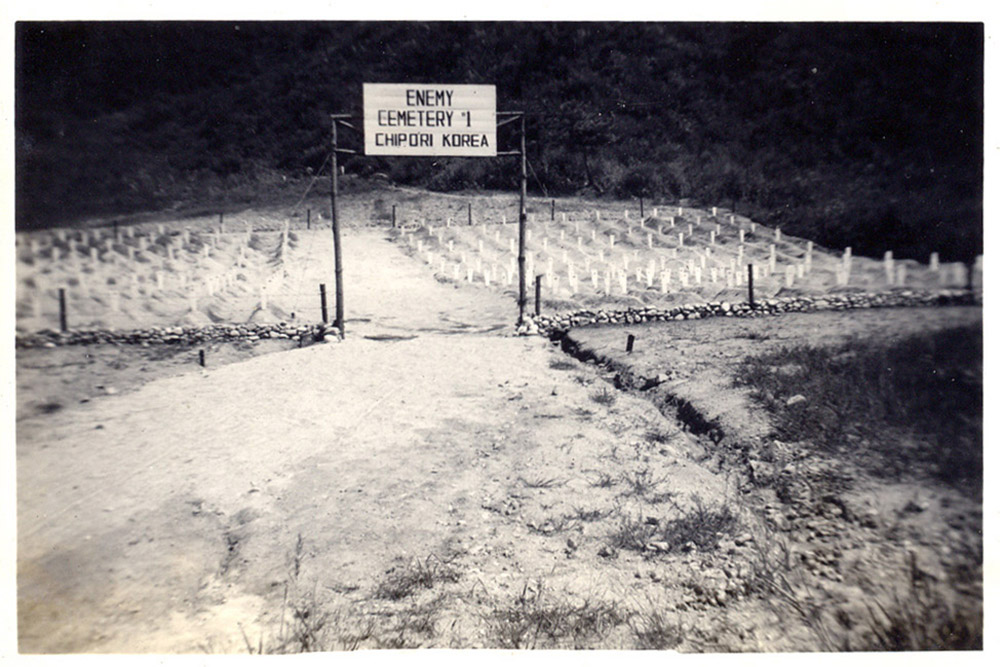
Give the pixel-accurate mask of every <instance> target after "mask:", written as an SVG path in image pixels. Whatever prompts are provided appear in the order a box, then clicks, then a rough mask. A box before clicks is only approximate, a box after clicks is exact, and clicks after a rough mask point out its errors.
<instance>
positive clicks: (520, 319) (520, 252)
mask: <svg viewBox="0 0 1000 667" xmlns="http://www.w3.org/2000/svg"><path fill="white" fill-rule="evenodd" d="M527 198H528V156H527V154H526V152H525V139H524V114H523V113H522V114H521V207H520V213H519V215H518V217H517V231H518V239H517V270H518V293H517V294H518V296H517V309H518V315H517V323H518V325H521V324H524V307H525V306H526V305H527V304H528V294H527V286H526V285H525V279H526V277H525V275H524V231H525V229H524V227H525V223H526V222H527V220H528V212H527V209H526V208H525V204H526V200H527Z"/></svg>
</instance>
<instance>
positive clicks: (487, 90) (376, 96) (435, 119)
mask: <svg viewBox="0 0 1000 667" xmlns="http://www.w3.org/2000/svg"><path fill="white" fill-rule="evenodd" d="M363 92H364V110H365V155H434V156H457V157H493V156H495V155H496V154H497V89H496V86H480V85H466V84H462V85H447V84H431V83H366V84H364V85H363Z"/></svg>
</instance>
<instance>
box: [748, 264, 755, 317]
mask: <svg viewBox="0 0 1000 667" xmlns="http://www.w3.org/2000/svg"><path fill="white" fill-rule="evenodd" d="M747 295H748V296H749V300H750V307H751V308H753V307H754V303H753V264H747Z"/></svg>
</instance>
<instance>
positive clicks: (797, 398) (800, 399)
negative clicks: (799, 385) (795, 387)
mask: <svg viewBox="0 0 1000 667" xmlns="http://www.w3.org/2000/svg"><path fill="white" fill-rule="evenodd" d="M808 400H809V399H807V398H806V397H805V396H803V395H802V394H795V395H794V396H792V397H791V398H789V399H788V400H787V401H785V407H786V408H790V407H792V406H793V405H798V404H800V403H806V402H808Z"/></svg>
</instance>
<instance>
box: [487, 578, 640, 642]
mask: <svg viewBox="0 0 1000 667" xmlns="http://www.w3.org/2000/svg"><path fill="white" fill-rule="evenodd" d="M627 620H628V619H627V615H626V614H625V613H623V612H622V611H620V610H619V609H618V607H617V606H616V605H614V604H613V603H608V602H603V601H597V602H594V601H590V600H585V601H584V602H583V603H582V604H573V603H570V602H566V601H562V600H552V601H549V600H548V599H547V598H546V596H545V595H544V587H543V585H542V582H538V583H537V584H536V586H535V587H534V589H533V590H532V589H530V587H529V586H528V584H527V583H525V585H524V588H523V590H522V591H521V594H520V595H519V596H518V597H517V598H515V599H514V600H513V602H512V604H509V605H507V606H505V607H500V608H497V609H494V610H493V611H492V612H491V613H490V614H489V615H488V616H487V617H486V625H487V628H488V632H489V635H490V637H491V639H492V641H493V642H495V645H496V646H499V647H500V648H508V649H534V648H574V649H581V648H589V647H593V646H597V645H599V643H600V641H601V640H602V639H604V637H606V636H607V635H608V633H609V632H610V631H611V630H613V629H614V628H615V627H617V626H619V625H621V624H622V623H624V622H626V621H627Z"/></svg>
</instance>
